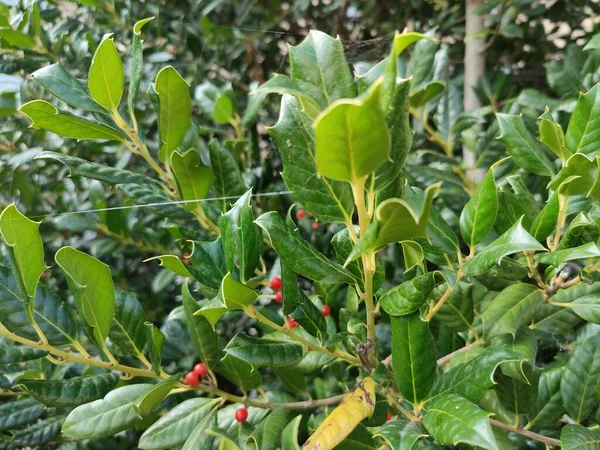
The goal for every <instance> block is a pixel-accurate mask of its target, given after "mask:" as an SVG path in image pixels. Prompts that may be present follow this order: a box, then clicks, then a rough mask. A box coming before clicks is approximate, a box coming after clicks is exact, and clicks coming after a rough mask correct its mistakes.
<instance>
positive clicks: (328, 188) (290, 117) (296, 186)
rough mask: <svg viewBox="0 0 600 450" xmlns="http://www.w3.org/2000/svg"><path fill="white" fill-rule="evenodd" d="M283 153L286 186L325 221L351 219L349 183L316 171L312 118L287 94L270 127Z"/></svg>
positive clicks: (352, 203) (344, 221)
mask: <svg viewBox="0 0 600 450" xmlns="http://www.w3.org/2000/svg"><path fill="white" fill-rule="evenodd" d="M269 133H270V134H271V136H273V139H274V140H275V142H276V144H277V148H278V149H279V154H280V155H281V160H282V163H283V172H282V174H281V176H282V177H283V181H284V182H285V184H286V186H287V187H288V188H289V189H290V190H291V191H293V192H294V197H295V198H296V199H297V200H298V201H299V202H300V203H302V205H304V206H305V207H306V208H307V209H308V210H309V211H311V212H312V213H313V214H314V215H315V217H316V218H317V219H318V220H321V221H324V222H341V223H346V222H348V221H350V219H351V217H352V213H353V212H354V200H353V197H352V192H351V190H350V186H348V184H347V183H345V182H340V181H332V180H328V179H326V178H324V177H321V176H319V175H318V174H317V165H316V161H315V155H314V153H315V137H314V131H313V129H312V123H311V120H310V118H309V117H308V116H307V115H306V114H304V113H303V112H302V110H301V108H300V104H299V102H298V100H296V99H295V98H293V97H291V96H288V95H284V96H283V98H282V99H281V111H280V113H279V120H278V121H277V123H276V124H275V126H273V127H271V128H269Z"/></svg>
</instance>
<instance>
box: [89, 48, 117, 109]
mask: <svg viewBox="0 0 600 450" xmlns="http://www.w3.org/2000/svg"><path fill="white" fill-rule="evenodd" d="M124 86H125V77H124V75H123V63H122V62H121V57H120V56H119V52H118V51H117V47H116V46H115V43H114V41H113V40H112V39H111V38H105V39H103V40H102V42H101V43H100V45H99V46H98V48H97V49H96V53H94V57H93V59H92V64H91V66H90V72H89V74H88V88H89V90H90V93H91V94H92V97H93V99H94V100H95V101H96V103H98V104H99V105H102V106H104V107H105V108H106V109H108V110H109V111H112V112H115V113H116V112H117V109H118V108H119V103H120V102H121V97H122V96H123V90H124Z"/></svg>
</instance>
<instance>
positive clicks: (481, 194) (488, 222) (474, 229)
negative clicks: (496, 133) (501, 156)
mask: <svg viewBox="0 0 600 450" xmlns="http://www.w3.org/2000/svg"><path fill="white" fill-rule="evenodd" d="M496 214H498V193H497V192H496V182H495V181H494V172H493V169H490V170H489V171H488V173H487V174H486V176H485V177H484V178H483V180H482V181H481V183H480V184H479V186H477V189H476V190H475V193H474V194H473V197H471V199H470V200H469V201H468V203H467V204H466V205H465V207H464V208H463V210H462V213H461V214H460V222H459V223H460V233H461V235H462V237H463V239H464V240H465V242H466V243H467V244H469V247H475V245H476V244H479V243H480V242H481V241H482V240H483V239H484V238H485V237H486V236H487V235H488V233H489V232H490V230H491V229H492V227H493V226H494V222H495V221H496Z"/></svg>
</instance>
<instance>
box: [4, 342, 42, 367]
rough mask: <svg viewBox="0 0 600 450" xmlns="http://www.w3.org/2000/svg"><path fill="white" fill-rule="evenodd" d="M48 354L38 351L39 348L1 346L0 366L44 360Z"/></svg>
mask: <svg viewBox="0 0 600 450" xmlns="http://www.w3.org/2000/svg"><path fill="white" fill-rule="evenodd" d="M47 354H48V352H47V351H45V350H38V349H37V348H31V347H24V346H14V347H5V346H3V345H0V365H5V364H13V363H18V362H24V361H32V360H35V359H40V358H43V357H44V356H46V355H47Z"/></svg>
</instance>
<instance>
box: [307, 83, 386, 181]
mask: <svg viewBox="0 0 600 450" xmlns="http://www.w3.org/2000/svg"><path fill="white" fill-rule="evenodd" d="M380 92H381V83H377V84H375V85H373V86H372V87H371V88H370V89H369V91H367V92H366V93H365V94H363V96H361V97H360V98H358V99H355V100H354V99H352V100H345V101H338V102H336V103H335V104H333V105H331V106H330V107H329V108H327V109H326V110H325V111H323V112H322V113H321V114H319V116H318V117H317V119H316V120H315V122H314V124H313V128H314V130H315V153H316V162H317V170H318V172H319V173H320V174H322V175H323V176H325V177H327V178H331V179H332V180H339V181H348V182H349V183H351V184H352V183H356V182H357V181H358V180H359V179H361V178H363V177H364V176H366V175H369V174H370V173H371V172H373V171H375V170H377V169H378V168H379V167H380V166H381V165H382V164H384V163H385V162H387V161H388V160H389V157H390V146H391V138H390V132H389V130H388V128H387V125H386V121H385V116H384V112H383V111H382V109H381V102H380Z"/></svg>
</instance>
